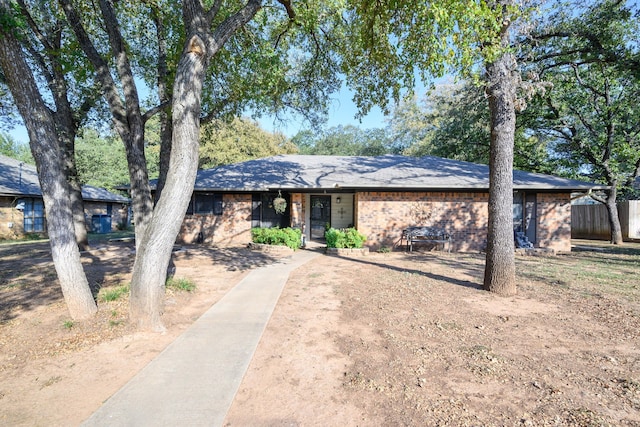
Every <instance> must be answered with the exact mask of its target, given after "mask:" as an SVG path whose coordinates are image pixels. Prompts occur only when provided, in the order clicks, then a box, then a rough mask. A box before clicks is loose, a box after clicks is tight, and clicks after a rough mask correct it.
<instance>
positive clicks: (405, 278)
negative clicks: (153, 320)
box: [0, 242, 640, 426]
mask: <svg viewBox="0 0 640 427" xmlns="http://www.w3.org/2000/svg"><path fill="white" fill-rule="evenodd" d="M578 244H579V245H580V247H578V248H577V250H576V251H574V252H573V253H572V254H568V255H559V256H555V257H527V256H518V258H517V267H518V295H517V296H516V297H512V298H500V297H496V296H493V295H491V294H489V293H487V292H484V291H482V290H480V289H479V285H480V283H481V278H482V273H483V261H484V259H483V256H482V255H480V254H443V253H432V252H417V253H416V252H414V253H412V254H407V253H404V252H394V253H380V254H378V253H372V254H370V255H368V256H366V257H359V258H338V257H331V256H324V255H323V256H320V257H317V258H316V259H315V260H314V261H312V262H311V263H309V264H307V265H305V266H304V267H302V268H300V269H298V270H297V271H295V272H294V273H293V274H292V275H291V277H290V280H289V282H288V283H287V286H286V287H285V290H284V292H283V295H282V297H281V299H280V301H279V303H278V305H277V307H276V310H275V312H274V314H273V317H272V319H271V321H270V323H269V325H268V326H267V329H266V331H265V333H264V335H263V338H262V340H261V342H260V345H259V347H258V349H257V351H256V354H255V355H254V358H253V361H252V364H251V366H250V368H249V371H248V372H247V374H246V376H245V378H244V380H243V383H242V384H241V387H240V390H239V391H238V394H237V396H236V399H235V401H234V404H233V406H232V407H231V409H230V411H229V413H228V415H227V419H226V421H225V425H226V426H246V425H252V426H310V425H335V426H338V425H340V426H343V425H349V426H378V425H393V426H395V425H451V426H464V425H469V426H516V425H523V426H546V425H549V426H557V425H561V426H562V425H567V426H568V425H572V426H573V425H582V426H601V425H602V426H606V425H612V426H618V425H623V426H624V425H627V426H640V339H639V338H640V277H639V275H638V273H639V272H640V245H637V244H636V245H632V244H627V245H625V246H624V247H622V248H616V250H615V251H613V253H612V251H610V250H609V249H608V248H607V246H606V245H602V244H601V245H593V244H592V243H591V242H580V243H578ZM603 248H604V249H603ZM275 258H277V256H273V255H268V254H265V253H262V252H255V251H249V250H247V249H243V248H242V249H240V248H238V249H206V248H197V247H189V248H187V250H182V251H179V252H177V253H176V256H175V265H176V273H175V276H176V277H181V278H188V279H190V280H191V281H193V282H194V283H195V284H196V286H197V289H196V290H195V291H193V292H186V291H180V290H175V289H173V288H172V289H169V290H168V292H167V298H166V310H165V316H164V321H165V325H166V326H167V329H168V332H167V333H166V334H164V335H158V334H151V333H139V332H135V331H133V330H132V328H131V326H130V325H129V323H128V319H127V303H126V297H121V298H120V299H117V300H115V301H110V302H106V301H102V300H101V299H100V298H101V295H103V293H104V291H105V289H112V288H113V287H117V286H121V285H123V284H126V282H127V280H128V271H129V269H130V268H131V264H132V261H133V256H132V248H131V245H130V244H126V243H120V244H109V245H106V244H105V245H103V247H102V249H99V250H95V251H93V252H91V253H90V254H85V256H83V260H84V262H85V264H86V269H87V272H88V276H89V278H90V281H91V283H92V285H93V286H95V287H96V289H97V288H102V290H101V291H100V293H99V294H98V299H99V307H100V311H99V315H98V316H97V317H96V318H95V319H93V320H91V321H87V322H71V320H70V318H69V316H68V314H67V313H66V310H65V307H64V304H63V303H62V301H61V294H60V291H59V288H58V285H57V284H56V281H55V274H54V271H53V267H52V266H51V263H50V258H49V254H48V248H47V245H46V244H42V243H38V244H28V245H20V246H5V245H3V246H0V264H1V269H0V425H24V426H27V425H28V426H34V425H35V426H45V425H46V426H55V425H59V426H69V425H77V424H79V423H80V422H82V421H83V420H84V419H86V418H87V417H88V416H89V415H90V414H91V413H92V411H94V410H95V409H96V408H97V407H99V406H100V404H101V402H102V401H104V400H105V399H107V398H108V397H109V396H110V395H111V394H112V393H114V392H115V391H116V390H117V389H118V388H120V387H121V386H122V385H123V384H124V383H126V381H127V380H128V379H129V378H130V377H131V376H133V375H134V374H135V373H136V372H137V371H138V370H139V369H141V368H142V367H143V366H144V365H145V364H146V363H147V362H148V361H149V360H151V359H152V358H153V356H155V355H156V354H158V353H159V352H160V351H161V350H162V349H163V348H164V347H165V346H166V345H167V344H168V343H169V342H171V340H173V339H174V338H175V337H176V336H177V335H178V334H180V332H181V331H183V330H184V329H185V328H187V327H188V326H189V325H190V324H191V322H193V320H195V319H196V318H197V317H198V316H199V315H200V314H201V313H203V312H204V311H205V310H206V309H207V308H208V307H210V306H211V305H212V304H213V303H215V301H217V300H218V299H219V298H220V297H221V296H222V295H224V293H225V292H226V291H227V290H229V289H230V288H231V287H232V286H233V285H234V284H235V283H237V282H238V281H239V280H240V279H241V278H242V277H243V276H244V274H246V272H247V271H249V270H250V269H251V268H254V267H256V266H259V265H264V264H265V263H269V262H274V260H275Z"/></svg>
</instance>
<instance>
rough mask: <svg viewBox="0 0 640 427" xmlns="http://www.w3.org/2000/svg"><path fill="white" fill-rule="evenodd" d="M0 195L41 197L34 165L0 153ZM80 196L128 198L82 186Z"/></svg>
mask: <svg viewBox="0 0 640 427" xmlns="http://www.w3.org/2000/svg"><path fill="white" fill-rule="evenodd" d="M0 195H3V196H15V197H20V196H23V197H41V196H42V192H41V191H40V182H39V181H38V172H37V170H36V168H35V166H32V165H29V164H27V163H23V162H21V161H19V160H16V159H12V158H11V157H7V156H3V155H1V154H0ZM82 198H83V199H84V200H88V201H96V202H113V203H129V199H128V198H126V197H123V196H120V195H118V194H114V193H112V192H110V191H108V190H106V189H104V188H98V187H93V186H91V185H83V186H82Z"/></svg>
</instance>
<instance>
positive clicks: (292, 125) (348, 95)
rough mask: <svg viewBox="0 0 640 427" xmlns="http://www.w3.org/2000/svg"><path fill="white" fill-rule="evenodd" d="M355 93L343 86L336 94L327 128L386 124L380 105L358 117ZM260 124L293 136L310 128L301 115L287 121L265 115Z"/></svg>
mask: <svg viewBox="0 0 640 427" xmlns="http://www.w3.org/2000/svg"><path fill="white" fill-rule="evenodd" d="M352 98H353V93H352V92H351V91H349V90H348V89H347V88H346V87H344V86H343V88H342V90H341V91H340V92H339V93H338V94H337V95H335V96H334V100H333V102H332V103H331V106H330V107H329V114H328V121H327V123H326V125H325V128H331V127H335V126H340V125H342V126H346V125H353V126H358V127H360V128H362V129H369V128H382V127H385V126H386V122H385V120H386V118H385V116H384V114H383V113H382V110H380V108H378V107H374V108H372V109H371V111H370V112H369V114H367V115H366V116H364V117H362V118H361V119H357V118H356V115H357V114H358V108H357V107H356V105H355V104H354V102H353V101H352ZM258 122H259V123H260V126H261V127H262V128H263V129H264V130H267V131H269V132H282V133H283V134H284V135H285V136H287V137H289V138H291V137H293V136H294V135H296V134H297V133H298V132H300V131H301V130H305V129H308V128H309V126H308V125H306V124H305V122H304V120H303V119H302V118H301V117H293V118H292V119H291V120H289V121H288V122H287V123H284V124H283V123H274V121H273V119H271V118H269V117H264V118H261V119H260V120H258Z"/></svg>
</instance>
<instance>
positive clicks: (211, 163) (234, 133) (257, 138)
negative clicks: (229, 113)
mask: <svg viewBox="0 0 640 427" xmlns="http://www.w3.org/2000/svg"><path fill="white" fill-rule="evenodd" d="M200 135H201V137H200V156H199V161H198V166H199V167H200V168H202V169H206V168H212V167H216V166H220V165H225V164H230V163H236V162H243V161H245V160H250V159H257V158H261V157H269V156H274V155H277V154H293V153H295V152H297V147H296V146H295V145H294V144H292V143H291V142H290V141H289V140H288V139H287V138H286V137H285V136H284V135H283V134H280V133H270V132H267V131H265V130H264V129H262V128H261V127H260V126H259V124H258V123H257V122H255V121H253V120H250V119H247V118H234V119H233V120H232V121H231V122H228V121H225V120H220V119H218V120H213V121H210V122H208V123H207V124H206V125H204V126H203V127H202V130H201V132H200Z"/></svg>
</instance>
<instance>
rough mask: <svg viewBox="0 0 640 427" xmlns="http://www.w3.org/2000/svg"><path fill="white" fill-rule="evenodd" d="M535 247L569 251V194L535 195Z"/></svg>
mask: <svg viewBox="0 0 640 427" xmlns="http://www.w3.org/2000/svg"><path fill="white" fill-rule="evenodd" d="M536 213H537V216H538V224H537V225H538V227H537V230H536V234H537V236H536V237H537V239H536V240H537V242H536V246H538V247H541V248H550V249H554V250H556V251H559V252H570V251H571V194H570V193H563V194H547V193H538V195H537V212H536Z"/></svg>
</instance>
